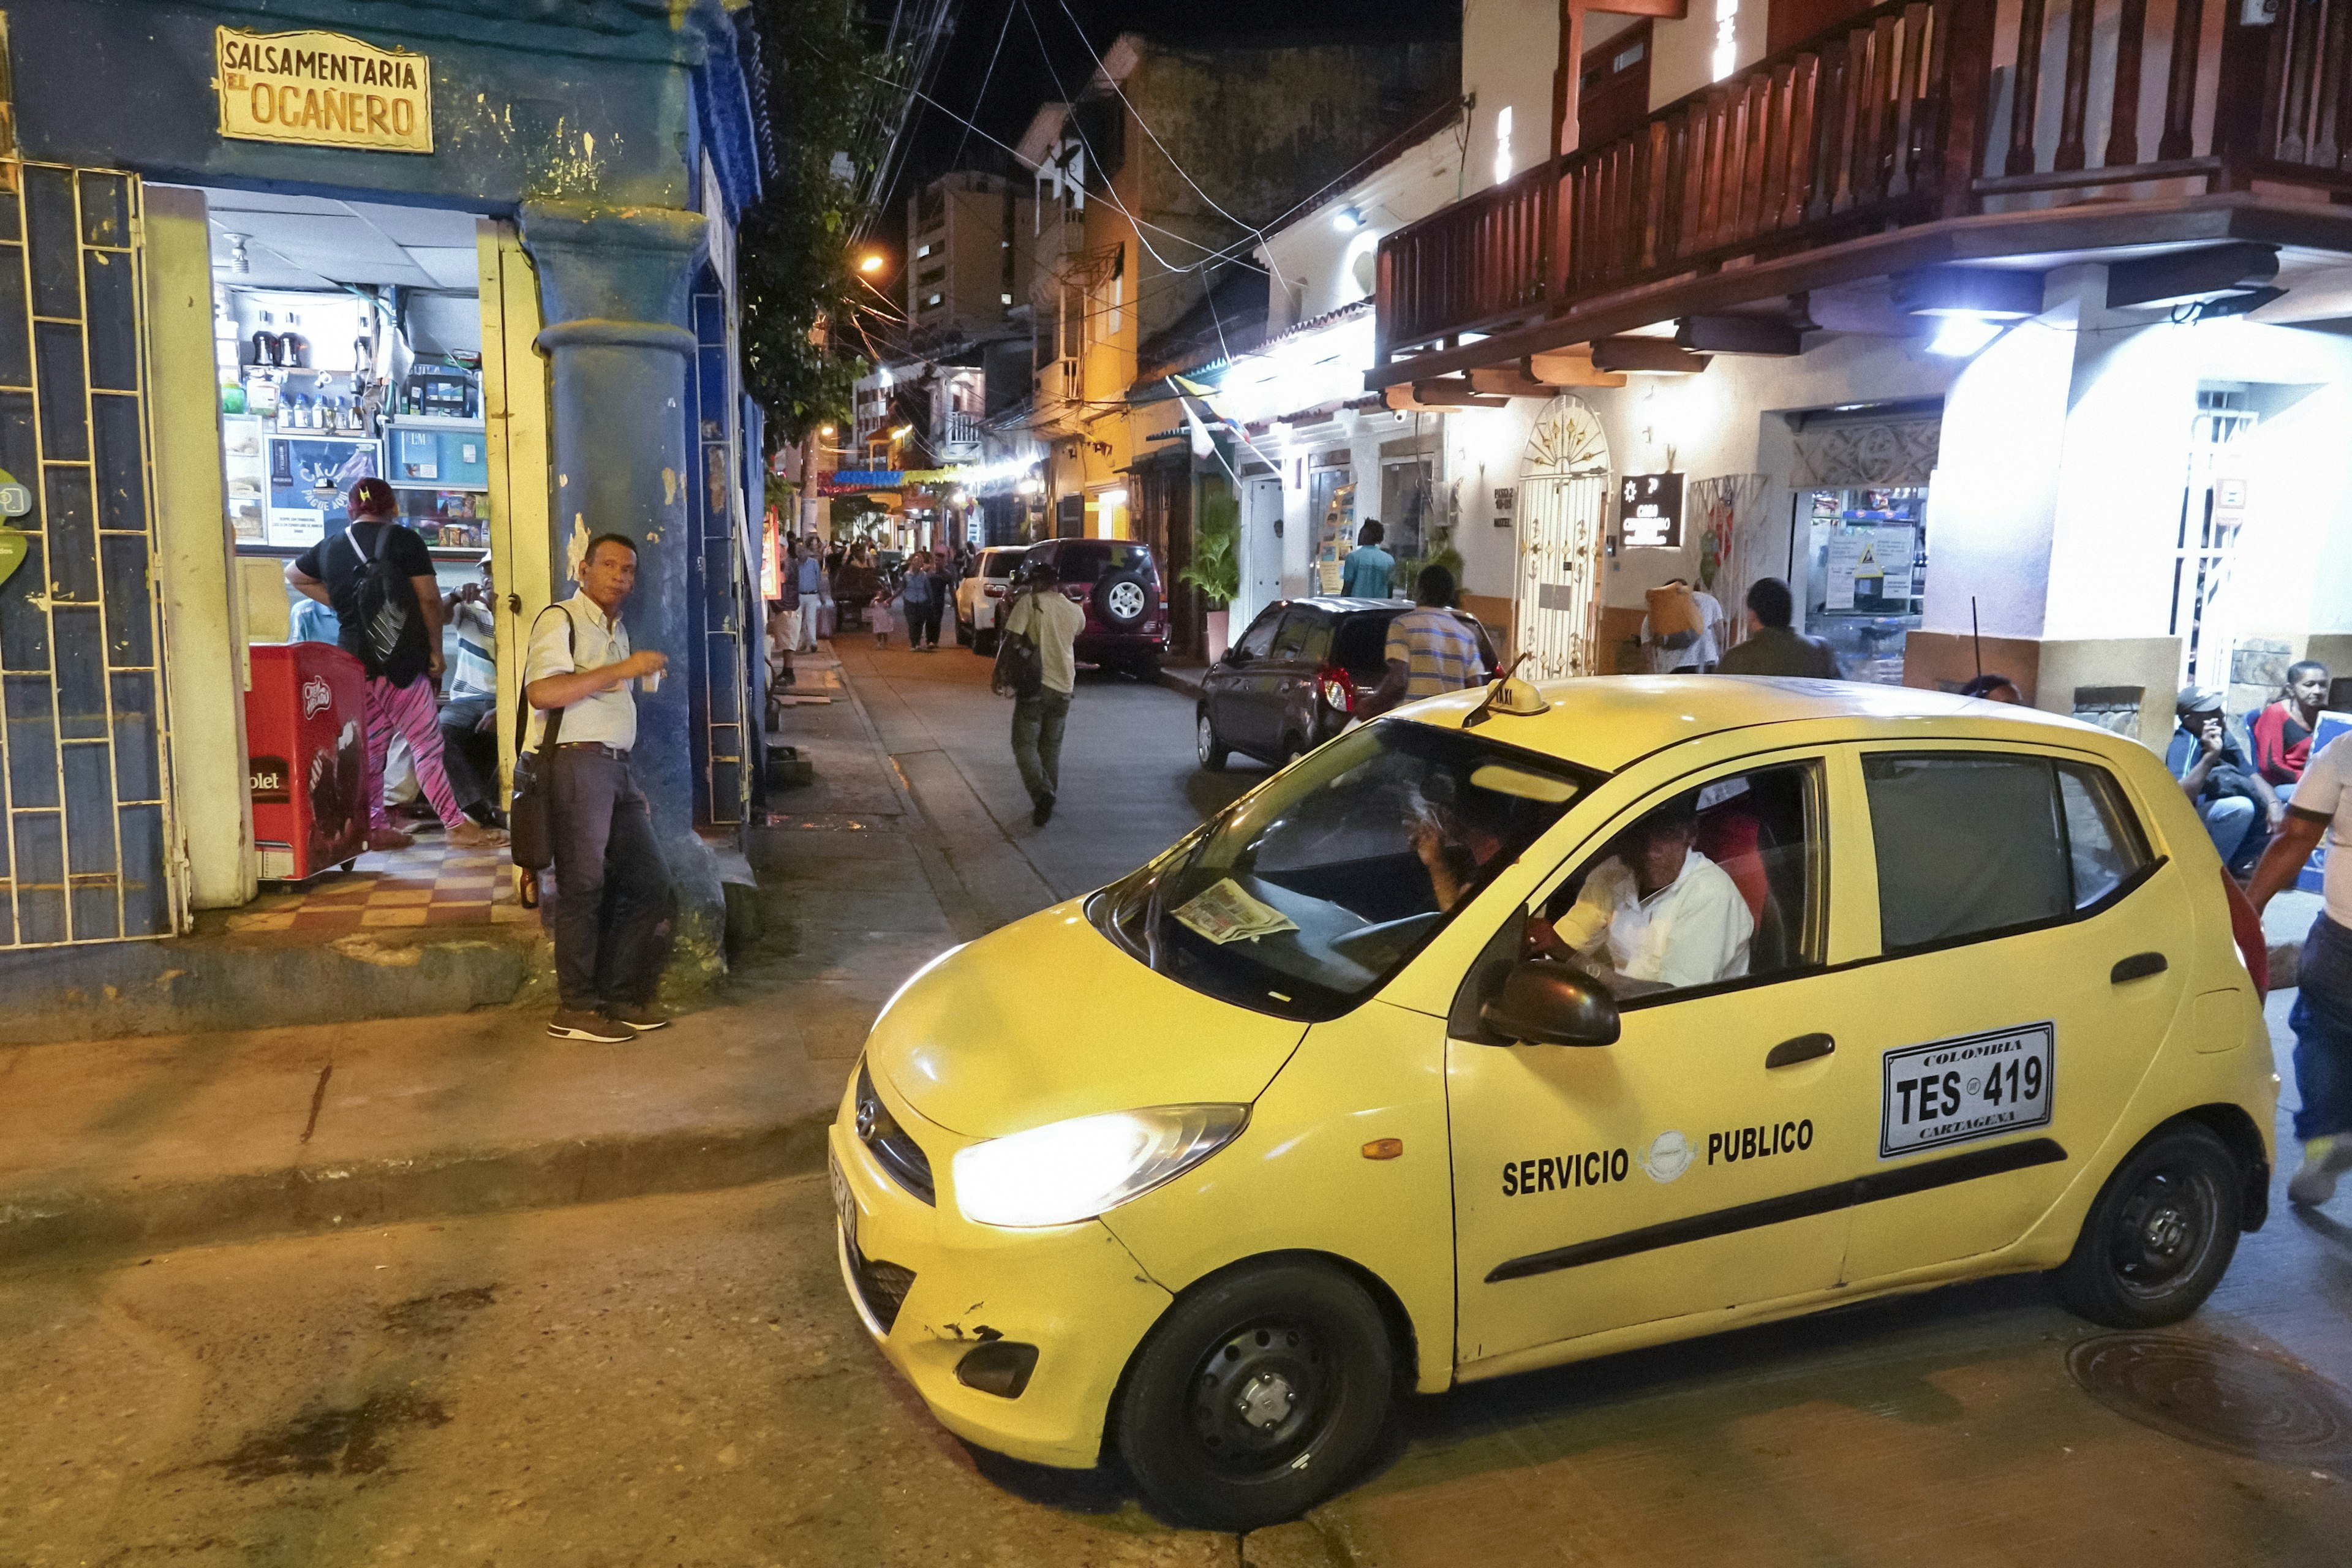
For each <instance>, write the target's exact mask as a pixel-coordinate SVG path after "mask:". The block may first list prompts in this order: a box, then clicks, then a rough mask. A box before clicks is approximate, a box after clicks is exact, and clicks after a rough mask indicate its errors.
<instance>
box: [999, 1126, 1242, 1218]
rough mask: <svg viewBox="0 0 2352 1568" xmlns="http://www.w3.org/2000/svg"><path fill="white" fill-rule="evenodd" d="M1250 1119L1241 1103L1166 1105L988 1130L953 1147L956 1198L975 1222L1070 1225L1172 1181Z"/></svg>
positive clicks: (1228, 1140)
mask: <svg viewBox="0 0 2352 1568" xmlns="http://www.w3.org/2000/svg"><path fill="white" fill-rule="evenodd" d="M1247 1125H1249V1107H1248V1106H1246V1105H1163V1106H1160V1107H1157V1108H1155V1109H1153V1110H1116V1111H1112V1112H1110V1113H1109V1114H1108V1115H1105V1116H1080V1117H1076V1118H1074V1119H1073V1120H1071V1121H1054V1122H1048V1123H1047V1124H1046V1125H1045V1126H1043V1127H1033V1128H1031V1129H1030V1130H1029V1131H1026V1132H1015V1133H1013V1135H1012V1136H1010V1137H1007V1138H992V1139H990V1140H988V1141H987V1142H983V1143H974V1144H972V1145H971V1147H970V1148H968V1149H962V1150H959V1151H958V1152H957V1153H956V1157H955V1191H956V1206H957V1207H958V1208H961V1210H963V1215H964V1217H965V1218H966V1219H969V1220H972V1221H975V1222H977V1223H979V1224H981V1225H1002V1226H1048V1225H1075V1224H1076V1223H1077V1222H1078V1221H1080V1220H1084V1219H1092V1218H1094V1217H1095V1215H1098V1214H1102V1213H1104V1212H1106V1211H1107V1210H1110V1209H1115V1208H1117V1207H1118V1205H1121V1204H1123V1203H1126V1202H1127V1201H1128V1200H1129V1199H1130V1198H1135V1197H1139V1196H1141V1195H1142V1194H1145V1193H1148V1192H1150V1190H1151V1189H1152V1188H1154V1187H1156V1186H1158V1185H1160V1184H1161V1183H1163V1182H1168V1181H1172V1180H1174V1179H1175V1178H1176V1177H1177V1176H1179V1175H1181V1174H1182V1173H1184V1172H1186V1171H1188V1170H1190V1169H1192V1167H1193V1166H1194V1165H1197V1164H1199V1163H1201V1162H1202V1161H1203V1160H1205V1159H1207V1158H1208V1157H1209V1156H1210V1155H1212V1154H1213V1153H1215V1152H1217V1151H1218V1150H1220V1149H1222V1148H1223V1147H1224V1146H1225V1145H1226V1144H1228V1143H1230V1142H1233V1141H1234V1138H1235V1137H1236V1136H1238V1135H1239V1134H1240V1132H1241V1130H1242V1129H1243V1128H1244V1127H1246V1126H1247Z"/></svg>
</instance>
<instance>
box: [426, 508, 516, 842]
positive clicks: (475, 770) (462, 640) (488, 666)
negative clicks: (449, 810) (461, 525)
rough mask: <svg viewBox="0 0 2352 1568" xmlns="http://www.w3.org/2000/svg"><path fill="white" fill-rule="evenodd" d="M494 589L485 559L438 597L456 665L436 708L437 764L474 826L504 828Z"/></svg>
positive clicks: (497, 638)
mask: <svg viewBox="0 0 2352 1568" xmlns="http://www.w3.org/2000/svg"><path fill="white" fill-rule="evenodd" d="M497 603H498V590H497V588H496V587H495V586H494V585H493V584H492V583H491V579H490V558H489V556H488V555H487V554H485V555H484V556H483V557H482V562H481V576H480V577H479V579H478V580H477V581H475V582H471V583H465V584H459V585H458V586H457V587H455V588H452V589H451V590H449V592H448V593H446V594H444V595H442V596H441V614H442V616H443V617H444V621H445V624H446V625H447V626H448V627H449V629H450V630H451V631H452V632H454V633H455V634H456V635H457V663H456V665H454V666H453V667H452V668H450V671H449V700H448V701H446V702H445V703H443V704H442V705H441V761H442V765H443V767H444V768H445V770H446V772H447V773H448V774H449V787H450V789H451V790H453V791H455V792H456V794H457V804H458V805H461V806H463V807H464V808H465V810H466V815H467V816H470V817H472V818H473V819H474V820H475V821H477V822H480V823H486V824H488V826H492V827H503V826H506V822H505V816H506V814H505V813H504V812H502V811H500V810H499V803H498V799H497V786H498V777H499V630H498V619H497V617H496V616H494V615H493V614H492V608H491V607H492V606H493V605H496V604H497Z"/></svg>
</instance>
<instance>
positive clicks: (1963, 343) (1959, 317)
mask: <svg viewBox="0 0 2352 1568" xmlns="http://www.w3.org/2000/svg"><path fill="white" fill-rule="evenodd" d="M1941 321H1942V322H1943V325H1941V326H1939V327H1938V328H1937V329H1936V335H1935V337H1934V338H1933V339H1932V340H1931V341H1930V342H1928V344H1927V352H1928V353H1932V354H1948V355H1950V356H1951V357H1953V358H1955V359H1966V358H1968V356H1969V355H1970V354H1972V353H1976V352H1977V351H1978V350H1979V349H1980V348H1982V347H1984V346H1985V345H1986V344H1987V343H1989V342H1992V341H1993V339H1995V338H1997V337H1999V336H2000V334H2001V333H2002V332H2003V331H2007V330H2008V325H2009V324H2008V323H2007V322H2006V321H1993V320H1991V319H1990V318H1988V317H1985V316H1979V315H1977V314H1975V313H1974V312H1972V311H1969V310H1951V311H1947V312H1944V313H1943V314H1942V316H1941Z"/></svg>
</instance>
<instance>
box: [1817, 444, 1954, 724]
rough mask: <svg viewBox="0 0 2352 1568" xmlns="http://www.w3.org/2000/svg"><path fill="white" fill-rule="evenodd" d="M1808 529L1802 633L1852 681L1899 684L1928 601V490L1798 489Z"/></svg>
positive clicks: (1882, 487) (1908, 487)
mask: <svg viewBox="0 0 2352 1568" xmlns="http://www.w3.org/2000/svg"><path fill="white" fill-rule="evenodd" d="M1798 504H1799V506H1800V507H1801V508H1802V509H1804V511H1805V514H1806V516H1807V519H1808V521H1810V524H1811V550H1810V552H1809V554H1810V559H1811V574H1810V578H1809V581H1808V584H1807V589H1806V595H1805V630H1806V631H1807V632H1809V633H1811V635H1813V636H1815V637H1822V638H1824V639H1826V640H1827V641H1828V643H1829V645H1830V646H1831V647H1833V648H1835V649H1836V650H1837V655H1838V662H1839V663H1840V664H1842V665H1843V667H1844V668H1845V671H1846V678H1847V679H1850V680H1866V681H1871V682H1874V683H1875V684H1877V685H1881V686H1900V685H1902V684H1903V645H1904V642H1905V640H1906V638H1907V637H1908V636H1909V634H1910V633H1912V632H1915V631H1916V630H1918V628H1919V617H1920V612H1921V610H1922V609H1924V608H1925V607H1926V600H1927V486H1925V485H1872V486H1866V487H1856V488H1853V489H1809V490H1802V491H1800V492H1799V494H1798Z"/></svg>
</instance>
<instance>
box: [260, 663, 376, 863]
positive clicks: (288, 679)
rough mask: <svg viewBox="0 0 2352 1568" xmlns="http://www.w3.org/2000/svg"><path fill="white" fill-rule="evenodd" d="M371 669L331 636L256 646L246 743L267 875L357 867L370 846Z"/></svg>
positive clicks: (263, 861)
mask: <svg viewBox="0 0 2352 1568" xmlns="http://www.w3.org/2000/svg"><path fill="white" fill-rule="evenodd" d="M366 693H367V676H366V672H365V671H364V670H362V668H360V661H359V660H358V659H355V658H352V656H351V655H350V654H347V653H345V652H344V651H343V650H342V649H341V648H339V647H334V646H333V645H332V644H331V643H322V642H290V643H256V644H254V645H253V689H251V690H250V691H248V692H247V693H246V696H245V745H246V759H247V764H248V767H247V771H248V775H249V777H250V779H251V789H252V793H253V837H254V843H255V847H256V848H257V849H258V850H259V851H260V855H261V877H262V879H263V880H264V881H291V882H299V881H306V880H308V879H310V878H312V877H315V876H317V875H319V874H320V872H322V871H325V870H327V869H329V868H331V867H335V866H343V867H346V868H348V867H349V865H350V864H351V862H352V858H353V857H355V856H357V855H358V854H359V853H360V852H361V851H362V850H363V849H365V848H366V847H367V836H368V802H367V708H366V700H367V698H366Z"/></svg>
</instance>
